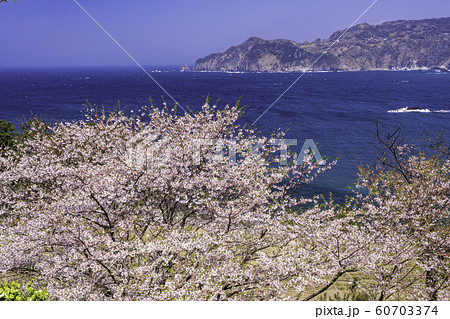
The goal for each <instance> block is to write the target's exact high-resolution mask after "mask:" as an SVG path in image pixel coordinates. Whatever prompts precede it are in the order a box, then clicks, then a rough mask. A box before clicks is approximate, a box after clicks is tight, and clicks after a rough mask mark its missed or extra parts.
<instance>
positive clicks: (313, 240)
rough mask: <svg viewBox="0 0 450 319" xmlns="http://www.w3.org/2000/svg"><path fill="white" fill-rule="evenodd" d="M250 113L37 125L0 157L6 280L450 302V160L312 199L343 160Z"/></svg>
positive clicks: (417, 163)
mask: <svg viewBox="0 0 450 319" xmlns="http://www.w3.org/2000/svg"><path fill="white" fill-rule="evenodd" d="M241 114H242V111H241V109H239V107H238V106H232V107H228V106H227V107H225V108H224V109H223V110H218V109H217V107H216V106H215V105H209V104H205V105H204V106H203V108H202V109H201V111H200V112H197V113H195V114H193V115H187V114H185V115H177V113H176V111H174V110H169V109H168V108H167V107H164V108H162V109H157V108H155V107H150V108H144V109H143V111H142V114H140V115H133V116H126V115H124V114H123V113H121V112H116V113H113V114H105V113H95V112H92V113H91V114H90V115H89V117H88V119H87V120H85V121H78V122H70V123H64V122H61V123H58V124H56V125H53V126H46V125H43V124H42V123H39V122H36V123H34V125H33V126H32V127H31V128H30V132H29V133H28V138H27V139H25V140H24V141H22V142H21V143H20V144H19V145H17V146H16V147H15V149H14V150H12V149H11V150H9V151H7V152H6V154H5V156H3V157H0V275H1V273H3V274H11V273H13V274H17V273H21V272H25V271H26V272H27V273H31V276H33V277H34V278H36V283H37V284H39V285H41V286H42V287H43V288H45V290H46V291H48V292H49V298H51V299H54V300H105V299H107V300H287V299H304V300H309V299H312V298H315V297H316V296H318V295H319V294H320V293H321V292H323V291H325V290H326V289H327V288H329V287H330V286H331V285H333V284H334V283H335V281H336V280H337V279H339V278H341V277H343V276H347V275H349V274H351V273H359V274H361V275H363V276H365V277H366V278H368V279H367V280H368V283H367V287H364V289H365V291H366V294H367V296H368V298H371V299H381V300H385V299H395V298H403V299H433V298H434V299H446V298H448V297H449V291H448V284H449V278H448V273H449V272H448V266H449V259H448V257H449V255H448V252H449V247H448V225H447V224H445V222H444V220H445V218H448V204H449V189H450V186H449V183H450V178H449V167H450V163H449V161H448V160H447V161H446V162H445V161H442V160H441V161H439V160H437V159H435V160H428V159H426V158H424V157H423V156H422V157H411V159H410V160H409V162H408V163H409V165H410V170H411V173H412V174H413V175H414V174H416V175H417V176H416V178H415V179H412V180H414V181H415V182H413V183H403V182H402V181H401V180H399V179H398V178H397V177H396V176H395V175H393V174H392V175H386V176H380V175H377V176H376V177H374V176H372V175H371V174H370V173H369V172H362V174H361V186H362V187H365V188H368V189H369V190H370V192H369V195H363V193H357V194H356V195H355V198H354V200H352V201H349V202H348V203H346V204H345V205H343V206H338V205H334V204H333V203H332V202H322V201H320V200H319V198H317V197H316V198H312V199H305V198H302V197H299V196H298V190H299V189H301V187H302V186H303V185H305V184H307V183H310V182H311V181H312V180H313V179H314V178H315V177H316V176H317V175H318V174H320V173H322V172H323V171H325V170H328V169H330V168H331V167H332V165H333V164H334V162H330V163H327V164H325V165H324V162H323V161H320V162H319V161H317V160H316V159H315V157H314V154H311V153H308V152H306V156H304V158H303V157H302V159H301V160H299V155H297V154H295V153H292V152H288V151H287V150H286V143H278V142H276V141H279V140H280V139H283V138H284V134H283V133H282V132H278V133H275V134H274V135H273V136H271V137H269V138H267V137H262V136H259V135H258V134H257V133H256V132H254V131H253V130H251V129H244V128H240V127H239V126H238V125H237V124H236V121H237V120H238V118H239V116H240V115H241ZM205 141H206V142H205ZM210 141H219V142H220V143H216V142H210ZM218 144H219V145H220V149H221V150H222V151H218ZM255 148H257V149H258V152H255V151H254V150H255ZM223 150H226V151H223ZM280 154H282V155H283V156H280ZM301 155H302V156H303V154H301ZM230 159H232V160H230ZM281 164H282V165H281Z"/></svg>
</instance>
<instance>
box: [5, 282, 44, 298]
mask: <svg viewBox="0 0 450 319" xmlns="http://www.w3.org/2000/svg"><path fill="white" fill-rule="evenodd" d="M33 282H34V280H30V281H29V282H28V283H27V285H26V286H25V291H23V290H22V289H21V287H20V285H19V284H18V283H17V282H10V283H5V284H1V285H0V301H45V300H47V298H48V293H47V292H46V291H45V290H42V289H40V290H36V289H35V288H34V287H33Z"/></svg>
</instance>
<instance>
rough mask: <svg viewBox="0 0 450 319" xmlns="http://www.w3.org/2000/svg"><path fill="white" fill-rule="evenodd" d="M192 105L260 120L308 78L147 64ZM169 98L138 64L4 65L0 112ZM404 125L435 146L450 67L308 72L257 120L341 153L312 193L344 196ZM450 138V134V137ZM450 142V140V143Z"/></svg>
mask: <svg viewBox="0 0 450 319" xmlns="http://www.w3.org/2000/svg"><path fill="white" fill-rule="evenodd" d="M146 69H147V70H148V71H149V72H150V74H151V76H152V77H154V79H155V80H156V81H158V82H159V83H160V84H161V86H162V87H164V89H165V90H166V91H167V92H168V93H169V94H170V95H171V96H172V97H173V98H174V99H175V100H177V101H178V102H179V103H180V104H181V105H182V106H183V107H189V108H190V109H192V110H198V109H199V108H200V107H201V105H203V104H204V102H205V98H206V97H207V96H209V98H210V100H211V102H216V101H218V105H219V107H223V106H225V105H227V104H234V103H236V102H237V101H238V100H239V101H240V105H242V106H246V108H245V113H244V116H243V117H242V119H241V120H240V122H241V123H240V124H252V123H253V122H254V121H255V120H257V119H258V118H259V117H260V116H261V114H262V113H263V112H264V111H265V110H266V109H267V108H268V107H269V106H270V105H271V104H272V103H273V102H274V101H275V100H276V99H277V98H278V97H279V96H280V95H281V94H282V93H283V92H284V91H285V90H286V89H287V88H288V87H289V86H290V85H291V84H292V83H293V82H294V81H295V80H296V79H297V78H298V77H299V76H300V74H298V73H226V72H178V67H171V66H166V67H146ZM150 97H151V98H152V99H153V101H154V104H155V106H161V105H162V103H163V100H165V101H166V102H167V103H168V105H169V106H170V105H173V104H174V103H173V102H172V100H171V98H170V97H169V96H167V95H166V94H165V93H164V92H163V91H162V90H161V88H160V87H158V86H157V85H156V84H155V83H154V82H153V81H152V80H151V79H150V78H149V77H148V76H147V75H146V74H145V73H144V72H143V71H142V70H141V69H139V68H137V67H109V68H75V67H70V68H69V67H67V68H0V119H4V120H6V121H9V122H12V123H13V124H15V125H16V126H17V127H18V125H19V124H20V123H21V122H22V121H24V120H26V119H28V118H30V117H33V116H37V117H40V118H42V119H43V120H45V121H48V122H54V121H60V120H66V121H71V120H78V119H83V114H84V109H85V107H84V105H85V104H86V102H87V101H89V103H90V104H95V105H98V106H102V105H103V106H106V107H109V108H111V109H114V108H115V107H116V106H117V105H118V103H120V105H121V107H122V108H124V109H125V110H128V111H131V110H138V109H139V108H140V106H142V105H148V104H149V98H150ZM377 124H379V125H380V128H381V129H382V132H388V131H389V130H395V129H397V128H401V134H402V136H403V137H404V138H405V143H408V144H411V143H413V144H417V145H419V146H421V147H425V146H426V144H427V143H426V141H425V137H426V136H430V137H436V136H437V135H438V134H441V133H444V134H445V133H446V134H447V136H448V135H449V133H450V132H449V130H450V73H445V72H434V71H373V72H371V71H365V72H333V73H307V74H305V75H304V76H303V77H302V78H301V79H300V80H299V81H298V82H297V83H296V84H295V85H294V86H292V88H291V89H290V90H289V91H288V92H287V93H286V94H285V95H284V96H283V97H281V98H280V99H279V101H278V102H277V103H275V104H274V105H273V106H272V107H271V108H270V110H268V111H267V112H266V113H265V114H264V115H263V116H262V117H261V118H260V119H259V120H258V121H257V122H256V124H255V126H256V127H257V128H258V129H259V130H260V131H261V134H263V135H270V133H271V132H273V131H274V130H276V129H278V128H281V129H283V130H288V131H287V135H286V138H289V139H296V140H297V144H298V145H297V146H295V147H292V150H294V151H300V149H301V147H302V145H303V143H304V141H305V140H307V139H312V140H313V141H314V143H315V144H316V145H317V146H318V148H319V151H320V153H321V155H322V156H324V157H328V158H330V159H331V160H333V159H338V162H337V164H336V165H335V166H334V167H333V169H332V170H330V171H327V172H325V173H324V174H322V175H321V176H319V177H318V178H317V179H316V180H315V181H314V182H313V183H312V184H311V185H308V186H307V187H306V188H304V190H303V191H302V195H305V196H309V195H312V194H322V193H323V194H329V193H332V194H333V197H334V198H335V199H336V200H337V201H338V202H342V201H343V200H344V198H345V196H347V195H351V194H352V192H351V190H350V189H349V188H348V187H353V186H354V183H355V182H356V180H357V171H358V170H357V167H358V165H372V164H373V163H374V161H375V159H376V156H377V147H378V144H377V142H376V140H375V138H374V136H373V132H374V131H375V130H376V126H377ZM448 138H450V136H448ZM448 141H449V140H448V139H447V142H448Z"/></svg>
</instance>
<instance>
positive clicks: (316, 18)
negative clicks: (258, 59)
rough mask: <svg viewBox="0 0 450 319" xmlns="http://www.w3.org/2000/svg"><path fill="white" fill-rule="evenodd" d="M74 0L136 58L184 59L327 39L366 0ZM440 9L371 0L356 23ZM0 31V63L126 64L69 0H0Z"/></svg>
mask: <svg viewBox="0 0 450 319" xmlns="http://www.w3.org/2000/svg"><path fill="white" fill-rule="evenodd" d="M77 1H78V2H79V3H80V4H81V5H82V6H83V7H85V9H86V10H87V11H88V12H89V13H90V14H91V15H92V16H93V17H94V18H95V19H97V20H98V22H99V23H100V24H101V25H102V26H103V27H104V28H105V29H106V30H108V32H110V33H111V35H113V36H114V37H115V38H116V40H117V41H118V42H119V43H120V44H122V45H123V47H124V48H125V49H126V50H128V51H129V53H130V54H131V55H132V56H134V57H135V58H136V60H137V61H139V62H140V63H141V64H143V65H181V64H182V63H187V64H189V65H192V64H194V62H195V60H196V59H197V58H200V57H204V56H206V55H208V54H210V53H213V52H222V51H224V50H226V49H227V48H228V47H230V46H231V45H237V44H240V43H241V42H243V41H244V40H246V39H247V38H248V37H250V36H258V37H262V38H266V39H277V38H282V39H290V40H295V41H298V42H303V41H313V40H315V39H317V38H328V37H329V36H330V35H331V33H333V32H334V31H337V30H341V29H345V28H347V27H348V26H349V25H350V24H351V23H352V22H353V21H354V20H355V19H356V18H357V17H358V16H359V15H360V14H361V13H362V12H363V11H364V10H365V9H366V8H367V7H369V5H370V4H371V3H372V2H373V1H374V0H219V1H216V0H183V1H181V0H159V1H158V0H120V1H119V0H95V1H92V0H91V1H88V0H77ZM448 16H450V1H449V0H379V1H378V3H376V4H375V6H374V7H373V8H372V9H371V10H370V11H369V12H368V13H367V14H366V15H365V16H364V17H363V18H362V19H361V21H360V22H368V23H371V24H374V23H380V22H384V21H391V20H399V19H424V18H437V17H448ZM0 30H1V32H0V66H81V65H89V66H95V65H99V66H103V65H132V64H133V62H132V61H131V60H130V58H129V57H127V56H126V55H125V54H124V53H123V51H121V50H120V48H119V47H118V46H117V45H116V44H114V43H113V42H112V40H111V39H110V38H108V36H107V35H106V34H105V33H104V32H103V31H102V30H101V29H100V28H99V27H98V26H97V25H95V24H94V22H92V21H91V20H90V19H89V18H88V16H87V15H86V14H85V13H84V12H83V11H82V10H81V9H80V8H79V7H78V6H77V5H76V3H75V2H74V1H73V0H18V1H17V2H13V1H12V0H9V2H8V3H0Z"/></svg>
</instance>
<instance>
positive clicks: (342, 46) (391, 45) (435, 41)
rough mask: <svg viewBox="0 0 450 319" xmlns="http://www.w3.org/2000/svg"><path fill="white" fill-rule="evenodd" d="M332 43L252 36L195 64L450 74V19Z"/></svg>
mask: <svg viewBox="0 0 450 319" xmlns="http://www.w3.org/2000/svg"><path fill="white" fill-rule="evenodd" d="M343 33H344V31H337V32H335V33H334V34H332V35H331V37H330V38H329V39H327V40H316V41H314V42H303V43H297V42H295V41H291V40H282V39H278V40H264V39H261V38H257V37H251V38H249V39H248V40H246V41H245V42H244V43H242V44H240V45H238V46H233V47H231V48H229V49H228V50H227V51H225V52H224V53H214V54H210V55H208V56H206V57H205V58H202V59H198V60H197V61H196V62H195V68H194V70H196V71H244V72H302V71H307V70H308V69H309V68H310V66H311V65H312V64H313V63H314V62H315V61H316V60H317V59H318V58H319V57H320V55H321V54H322V53H323V52H324V51H325V50H326V49H327V48H328V47H330V46H331V45H332V44H333V43H334V42H336V41H337V42H336V43H335V44H334V46H333V47H332V48H331V49H330V50H329V51H328V52H327V53H325V54H324V55H323V56H322V57H321V58H320V59H319V60H318V61H317V62H316V63H315V64H314V66H313V67H312V68H311V70H312V71H338V70H344V71H358V70H415V69H431V68H441V69H450V18H440V19H426V20H413V21H406V20H401V21H393V22H386V23H383V24H379V25H369V24H367V23H363V24H359V25H356V26H354V27H352V28H350V29H349V30H348V32H347V33H345V34H344V35H343V36H341V35H342V34H343Z"/></svg>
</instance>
